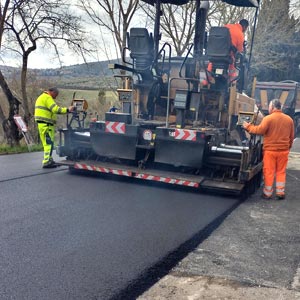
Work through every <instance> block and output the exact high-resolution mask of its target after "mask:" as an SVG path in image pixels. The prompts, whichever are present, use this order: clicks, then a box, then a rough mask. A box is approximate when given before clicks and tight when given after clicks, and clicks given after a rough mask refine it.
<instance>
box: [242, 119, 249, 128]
mask: <svg viewBox="0 0 300 300" xmlns="http://www.w3.org/2000/svg"><path fill="white" fill-rule="evenodd" d="M249 124H250V123H248V122H246V121H244V122H243V128H244V129H247V128H248V126H249Z"/></svg>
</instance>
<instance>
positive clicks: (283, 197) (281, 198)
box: [276, 195, 285, 200]
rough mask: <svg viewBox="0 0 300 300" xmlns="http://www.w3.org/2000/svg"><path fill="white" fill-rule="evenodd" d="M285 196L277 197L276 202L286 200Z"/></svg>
mask: <svg viewBox="0 0 300 300" xmlns="http://www.w3.org/2000/svg"><path fill="white" fill-rule="evenodd" d="M284 199H285V195H276V200H284Z"/></svg>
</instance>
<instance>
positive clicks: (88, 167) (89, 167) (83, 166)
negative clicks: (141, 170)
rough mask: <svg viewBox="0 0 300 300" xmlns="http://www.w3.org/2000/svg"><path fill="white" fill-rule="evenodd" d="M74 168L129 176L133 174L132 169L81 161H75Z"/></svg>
mask: <svg viewBox="0 0 300 300" xmlns="http://www.w3.org/2000/svg"><path fill="white" fill-rule="evenodd" d="M74 168H75V169H80V170H88V171H95V172H100V173H106V174H109V173H110V174H114V175H121V176H129V177H130V176H132V172H131V171H125V170H118V169H111V168H104V167H97V166H93V165H87V164H80V163H75V165H74Z"/></svg>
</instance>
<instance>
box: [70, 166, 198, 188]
mask: <svg viewBox="0 0 300 300" xmlns="http://www.w3.org/2000/svg"><path fill="white" fill-rule="evenodd" d="M74 168H75V169H80V170H87V171H95V172H100V173H106V174H114V175H120V176H127V177H134V178H138V179H143V180H151V181H157V182H163V183H169V184H176V185H182V186H188V187H193V188H198V187H199V182H195V181H190V180H182V179H176V178H170V177H163V176H155V175H150V174H145V173H135V172H132V171H126V170H119V169H111V168H105V167H98V166H94V165H87V164H82V163H75V164H74Z"/></svg>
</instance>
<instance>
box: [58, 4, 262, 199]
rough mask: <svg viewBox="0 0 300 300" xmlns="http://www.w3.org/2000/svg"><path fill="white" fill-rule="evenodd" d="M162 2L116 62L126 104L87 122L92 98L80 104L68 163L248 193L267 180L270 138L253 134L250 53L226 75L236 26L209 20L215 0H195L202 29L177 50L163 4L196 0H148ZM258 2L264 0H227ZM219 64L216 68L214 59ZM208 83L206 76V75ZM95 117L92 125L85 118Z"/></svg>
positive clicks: (66, 138)
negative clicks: (168, 37)
mask: <svg viewBox="0 0 300 300" xmlns="http://www.w3.org/2000/svg"><path fill="white" fill-rule="evenodd" d="M144 2H147V3H148V4H150V5H153V6H154V7H155V10H156V17H155V22H154V30H153V33H152V32H149V31H148V29H146V28H140V27H138V28H136V27H134V28H131V29H130V31H129V32H128V34H127V47H125V48H124V50H123V58H122V59H123V62H122V64H112V65H109V68H111V69H113V70H115V71H118V72H119V74H117V75H115V76H116V77H117V78H119V80H120V82H121V85H120V88H119V89H118V90H117V92H118V97H119V104H120V105H119V110H116V109H115V108H112V109H111V110H110V111H108V112H106V113H105V118H104V119H103V120H100V119H94V120H90V121H89V122H86V116H87V111H86V109H87V103H86V101H85V100H82V99H73V105H75V107H76V108H77V109H76V110H75V111H74V112H73V113H72V115H70V116H69V117H68V119H67V127H66V128H64V129H61V130H60V138H59V146H58V147H57V152H58V154H59V156H61V157H65V158H66V159H65V160H62V161H61V162H60V164H63V165H67V166H69V169H70V170H71V171H72V172H73V171H77V170H85V171H92V172H99V173H104V174H114V175H119V176H127V177H131V178H134V179H142V180H145V181H146V180H151V181H157V182H161V183H165V184H173V185H180V186H188V187H191V188H195V189H199V190H203V191H204V190H208V191H214V192H221V193H230V194H236V195H248V194H250V193H252V192H254V191H255V189H256V188H258V187H259V186H260V183H261V173H262V141H261V138H260V137H258V136H252V135H248V134H247V133H245V131H244V130H243V129H242V126H241V124H242V122H243V121H244V120H246V121H249V122H256V120H257V115H258V112H256V111H255V100H254V99H253V98H250V97H248V96H247V95H246V94H244V93H243V90H244V85H245V84H246V83H245V82H246V80H245V74H247V59H246V57H245V53H237V54H236V57H235V66H236V68H237V69H238V70H239V75H238V76H237V77H236V78H234V79H233V80H231V79H230V77H229V76H228V68H229V65H230V64H231V63H232V46H231V38H230V33H229V30H228V29H227V28H225V27H212V28H211V29H210V31H209V35H208V38H207V39H206V36H207V34H206V33H205V24H206V18H207V10H208V6H209V1H200V0H196V16H195V35H194V40H193V43H192V44H191V46H190V48H189V49H188V51H187V53H186V55H185V56H184V57H177V56H174V55H173V52H172V46H171V45H170V44H169V43H168V42H165V43H163V44H162V42H161V32H160V16H161V5H162V4H164V3H169V4H174V5H185V4H186V3H188V2H189V0H145V1H144ZM224 2H227V3H228V4H229V5H239V6H247V7H254V8H256V9H258V5H259V3H258V0H236V1H232V0H224ZM208 62H210V63H211V64H212V66H213V67H212V71H210V72H208V70H207V64H208ZM204 83H205V84H204ZM85 123H88V126H86V125H85Z"/></svg>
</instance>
